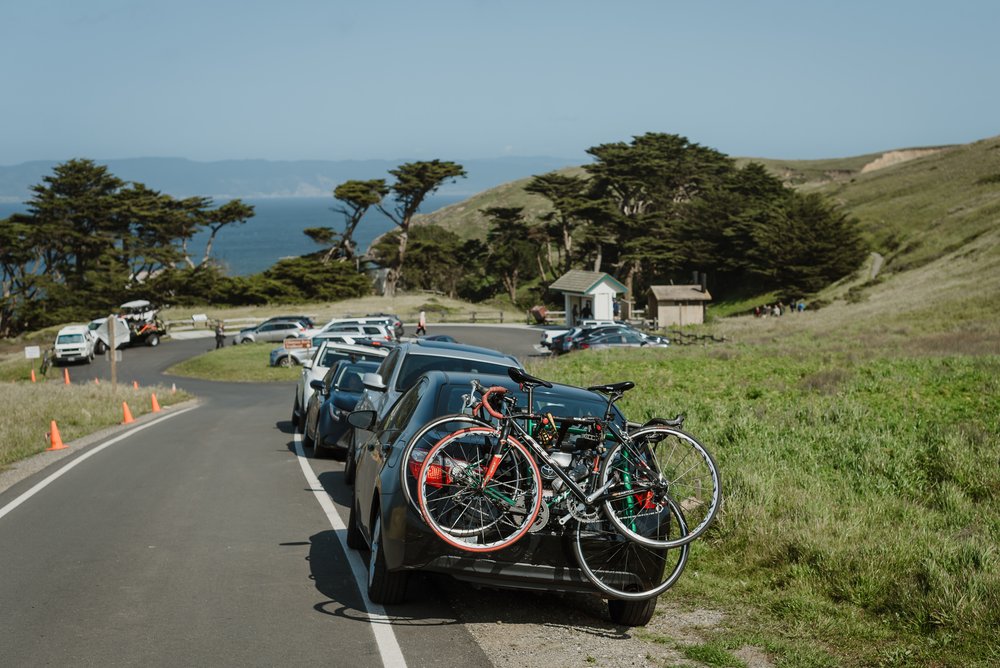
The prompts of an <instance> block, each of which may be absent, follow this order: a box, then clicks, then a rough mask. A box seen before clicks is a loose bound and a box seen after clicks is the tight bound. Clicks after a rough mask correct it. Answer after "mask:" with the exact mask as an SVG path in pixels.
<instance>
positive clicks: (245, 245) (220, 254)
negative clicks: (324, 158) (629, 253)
mask: <svg viewBox="0 0 1000 668" xmlns="http://www.w3.org/2000/svg"><path fill="white" fill-rule="evenodd" d="M464 199H466V196H465V195H434V196H432V197H428V198H427V200H426V202H425V203H424V206H422V207H421V208H420V213H430V212H432V211H436V210H437V209H440V208H441V207H444V206H448V205H449V204H454V203H456V202H460V201H462V200H464ZM243 202H244V203H246V204H252V205H253V207H254V217H253V218H251V219H250V220H248V221H247V222H246V223H244V224H243V225H233V226H228V227H224V228H222V230H221V231H220V232H219V233H218V234H217V235H216V237H215V243H214V245H213V247H212V257H214V258H215V259H216V260H218V261H219V262H221V263H222V265H223V266H224V267H225V268H226V273H228V274H229V275H230V276H246V275H249V274H254V273H257V272H259V271H263V270H264V269H267V268H268V267H270V266H271V265H272V264H274V263H275V262H277V261H278V260H280V259H281V258H283V257H296V256H299V255H305V254H307V253H312V252H315V251H317V250H319V248H320V247H319V246H317V245H316V244H315V243H313V241H312V240H311V239H309V237H307V236H306V235H304V234H303V233H302V230H304V229H306V228H308V227H332V228H333V229H334V230H338V231H339V230H343V229H344V216H343V215H342V214H339V213H337V212H335V211H334V210H333V209H334V207H335V206H336V205H337V204H338V203H337V202H336V201H335V200H334V199H333V197H288V198H281V197H278V198H262V199H253V198H244V199H243ZM218 204H221V202H216V205H218ZM23 211H26V207H25V206H24V205H23V204H20V203H10V202H0V218H6V217H7V216H9V215H11V214H12V213H16V212H23ZM392 228H393V223H392V221H390V220H389V219H388V218H386V217H385V216H384V215H383V214H382V213H381V212H379V211H369V212H368V214H367V215H366V216H365V217H364V219H363V220H362V221H361V223H360V224H359V225H358V227H357V229H356V230H355V231H354V240H355V242H357V244H358V248H360V249H362V250H363V249H366V248H368V245H369V244H370V243H371V242H372V241H373V240H374V239H375V237H377V236H379V235H380V234H384V233H385V232H388V231H389V230H391V229H392ZM207 240H208V233H206V232H203V233H200V234H198V235H196V236H195V237H194V238H193V239H192V240H191V241H189V242H188V251H189V252H190V253H191V257H192V259H193V260H194V261H195V262H198V261H199V260H200V259H201V257H202V255H204V252H205V242H206V241H207Z"/></svg>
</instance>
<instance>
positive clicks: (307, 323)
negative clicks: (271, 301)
mask: <svg viewBox="0 0 1000 668" xmlns="http://www.w3.org/2000/svg"><path fill="white" fill-rule="evenodd" d="M286 321H291V322H301V323H302V326H303V327H305V328H306V329H313V328H314V327H316V323H314V322H313V319H312V318H311V317H309V316H307V315H276V316H273V317H271V318H268V319H267V320H265V321H264V322H260V323H257V325H258V326H260V325H266V324H269V323H272V322H286Z"/></svg>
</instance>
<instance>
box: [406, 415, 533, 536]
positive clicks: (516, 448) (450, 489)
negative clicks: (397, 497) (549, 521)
mask: <svg viewBox="0 0 1000 668" xmlns="http://www.w3.org/2000/svg"><path fill="white" fill-rule="evenodd" d="M499 438H500V432H499V430H497V429H495V428H493V427H481V426H473V427H468V428H465V429H460V430H459V431H456V432H454V433H452V434H449V435H447V436H445V437H444V438H442V439H441V440H440V441H438V442H437V443H436V444H435V445H434V447H432V448H431V449H430V450H429V451H428V453H427V457H426V458H425V459H424V462H423V464H422V465H421V467H420V473H419V475H418V476H417V503H418V505H419V507H420V513H421V515H422V516H423V518H424V521H425V522H426V523H427V525H428V526H429V527H430V528H431V531H432V532H433V533H434V534H435V535H437V537H438V538H440V539H441V540H443V541H444V542H445V543H447V544H449V545H451V546H452V547H456V548H458V549H460V550H463V551H466V552H475V553H484V552H493V551H495V550H500V549H503V548H505V547H508V546H510V545H513V544H514V543H516V542H517V541H518V540H520V539H521V538H522V537H523V536H524V535H525V534H527V533H528V530H529V529H531V527H532V525H533V524H534V522H535V519H536V518H537V517H538V513H539V510H540V508H541V504H542V488H541V473H540V472H539V470H538V464H537V463H536V462H535V460H534V458H533V457H532V456H531V454H530V452H529V451H528V449H527V448H526V447H525V446H524V445H523V444H522V443H520V442H519V441H518V440H517V439H514V438H510V437H508V438H507V440H506V443H505V444H504V445H502V446H500V447H499V448H497V441H498V440H499ZM495 448H496V449H499V454H496V455H494V454H493V450H494V449H495Z"/></svg>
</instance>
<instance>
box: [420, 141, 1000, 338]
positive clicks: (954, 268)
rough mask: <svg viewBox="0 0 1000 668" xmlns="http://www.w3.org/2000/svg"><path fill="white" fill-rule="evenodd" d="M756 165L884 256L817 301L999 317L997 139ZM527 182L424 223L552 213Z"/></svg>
mask: <svg viewBox="0 0 1000 668" xmlns="http://www.w3.org/2000/svg"><path fill="white" fill-rule="evenodd" d="M750 160H754V161H757V162H760V163H762V164H764V166H765V167H767V168H768V169H769V170H770V171H771V172H772V173H774V174H775V175H777V176H778V177H780V178H781V179H783V180H784V181H785V183H787V184H789V185H792V186H794V187H796V188H799V189H802V190H809V191H815V192H821V193H823V194H825V195H827V196H828V197H830V198H831V199H833V200H834V201H836V202H837V203H838V204H840V205H841V206H842V207H843V208H844V210H845V211H847V212H848V213H849V214H851V215H853V216H855V217H857V218H858V219H859V221H860V222H861V226H862V229H863V231H864V234H865V236H866V238H867V240H868V243H869V246H870V249H871V250H872V251H873V252H874V253H878V254H879V255H881V256H882V257H883V259H884V262H881V266H880V271H879V272H878V275H877V276H874V277H873V275H872V272H871V268H870V267H866V268H865V269H863V270H862V271H860V272H858V273H857V274H856V275H855V276H852V277H850V278H848V279H846V280H845V281H842V282H841V284H839V285H836V286H832V287H831V288H830V289H829V290H827V291H825V292H824V294H822V295H820V298H821V300H823V301H825V302H829V303H836V302H839V301H845V302H850V303H852V304H861V303H862V302H864V303H866V304H867V306H866V307H860V306H859V307H858V308H857V309H856V311H857V313H858V314H859V316H860V317H863V313H864V312H865V311H866V309H878V310H879V312H880V313H882V314H887V313H892V314H893V316H892V317H893V318H903V319H906V320H917V321H919V320H920V319H921V318H923V317H924V316H925V315H927V314H928V313H929V312H935V313H936V312H939V311H941V310H942V309H943V310H945V311H948V312H951V311H954V314H953V316H951V317H949V318H945V319H943V320H941V321H940V322H954V323H956V324H958V323H964V322H968V320H969V318H971V317H978V316H975V315H974V314H976V313H980V314H981V315H986V314H987V313H988V314H993V315H997V316H1000V307H998V306H997V305H996V299H997V297H996V295H997V294H1000V289H998V288H1000V283H997V281H998V280H1000V279H995V278H994V277H995V276H998V275H1000V271H997V269H998V268H1000V267H998V266H997V265H998V255H997V254H998V247H1000V244H998V241H1000V239H998V235H1000V137H993V138H989V139H984V140H981V141H978V142H974V143H971V144H965V145H958V146H939V147H920V148H908V149H900V150H895V151H887V152H885V153H872V154H867V155H861V156H855V157H847V158H838V159H826V160H775V159H762V158H739V159H738V162H740V163H746V162H749V161H750ZM563 171H564V172H565V173H575V174H582V173H583V170H582V168H571V169H567V170H563ZM529 180H530V178H526V179H521V180H518V181H513V182H511V183H507V184H505V185H503V186H499V187H497V188H492V189H490V190H487V191H484V192H482V193H480V194H478V195H476V196H474V197H471V198H469V199H467V200H465V201H464V202H461V203H459V204H455V205H452V206H450V207H446V208H444V209H441V210H439V211H437V212H435V213H433V214H430V215H427V216H421V217H420V218H419V222H420V223H433V224H437V225H441V226H442V227H445V228H447V229H450V230H452V231H454V232H456V233H457V234H459V235H460V236H461V237H463V238H467V239H468V238H485V235H486V220H485V218H484V217H483V215H482V214H481V213H480V210H481V209H483V208H487V207H491V206H523V207H525V210H526V213H527V215H528V217H529V218H533V217H537V216H538V215H540V214H541V213H543V212H545V211H546V210H547V208H548V207H547V203H546V200H544V199H543V198H541V197H539V196H536V195H531V194H528V193H526V192H525V191H524V186H525V185H526V184H527V183H528V181H529ZM918 270H919V271H918ZM933 320H935V321H938V319H937V318H933ZM997 321H1000V317H998V318H997Z"/></svg>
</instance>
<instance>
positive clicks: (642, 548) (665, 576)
mask: <svg viewBox="0 0 1000 668" xmlns="http://www.w3.org/2000/svg"><path fill="white" fill-rule="evenodd" d="M672 504H673V502H668V505H672ZM665 521H666V522H667V524H668V525H670V526H667V527H661V528H660V530H659V531H658V532H657V533H658V534H659V535H670V532H671V531H672V532H673V535H674V536H675V538H681V537H683V536H684V535H685V534H686V533H687V525H686V524H685V523H684V517H683V515H682V514H681V512H680V509H679V508H677V507H676V506H674V507H673V511H672V512H671V513H668V514H667V515H666V516H665ZM575 537H576V540H575V541H574V542H573V551H574V553H575V554H576V560H577V563H578V564H579V565H580V568H581V570H583V574H584V575H586V576H587V578H588V579H589V580H590V581H591V582H593V583H594V586H596V587H597V588H598V589H599V590H600V591H601V592H602V593H603V594H605V595H606V596H609V597H610V598H613V599H621V600H629V601H641V600H644V599H650V598H653V597H655V596H659V595H660V594H662V593H663V592H665V591H666V590H667V589H669V588H670V587H671V586H673V584H674V583H675V582H677V579H678V578H679V577H680V576H681V573H682V572H683V571H684V566H685V565H686V564H687V560H688V551H689V550H690V549H691V546H690V545H689V544H684V545H682V546H681V547H680V548H677V549H668V548H663V547H657V548H654V547H649V546H647V545H642V544H640V543H637V542H636V541H634V540H631V539H630V538H627V537H626V536H624V535H623V534H622V532H621V531H619V530H618V527H617V526H614V525H613V524H611V523H610V522H609V521H608V520H607V519H605V518H601V519H597V520H593V521H590V522H579V523H578V524H577V526H576V536H575Z"/></svg>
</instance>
